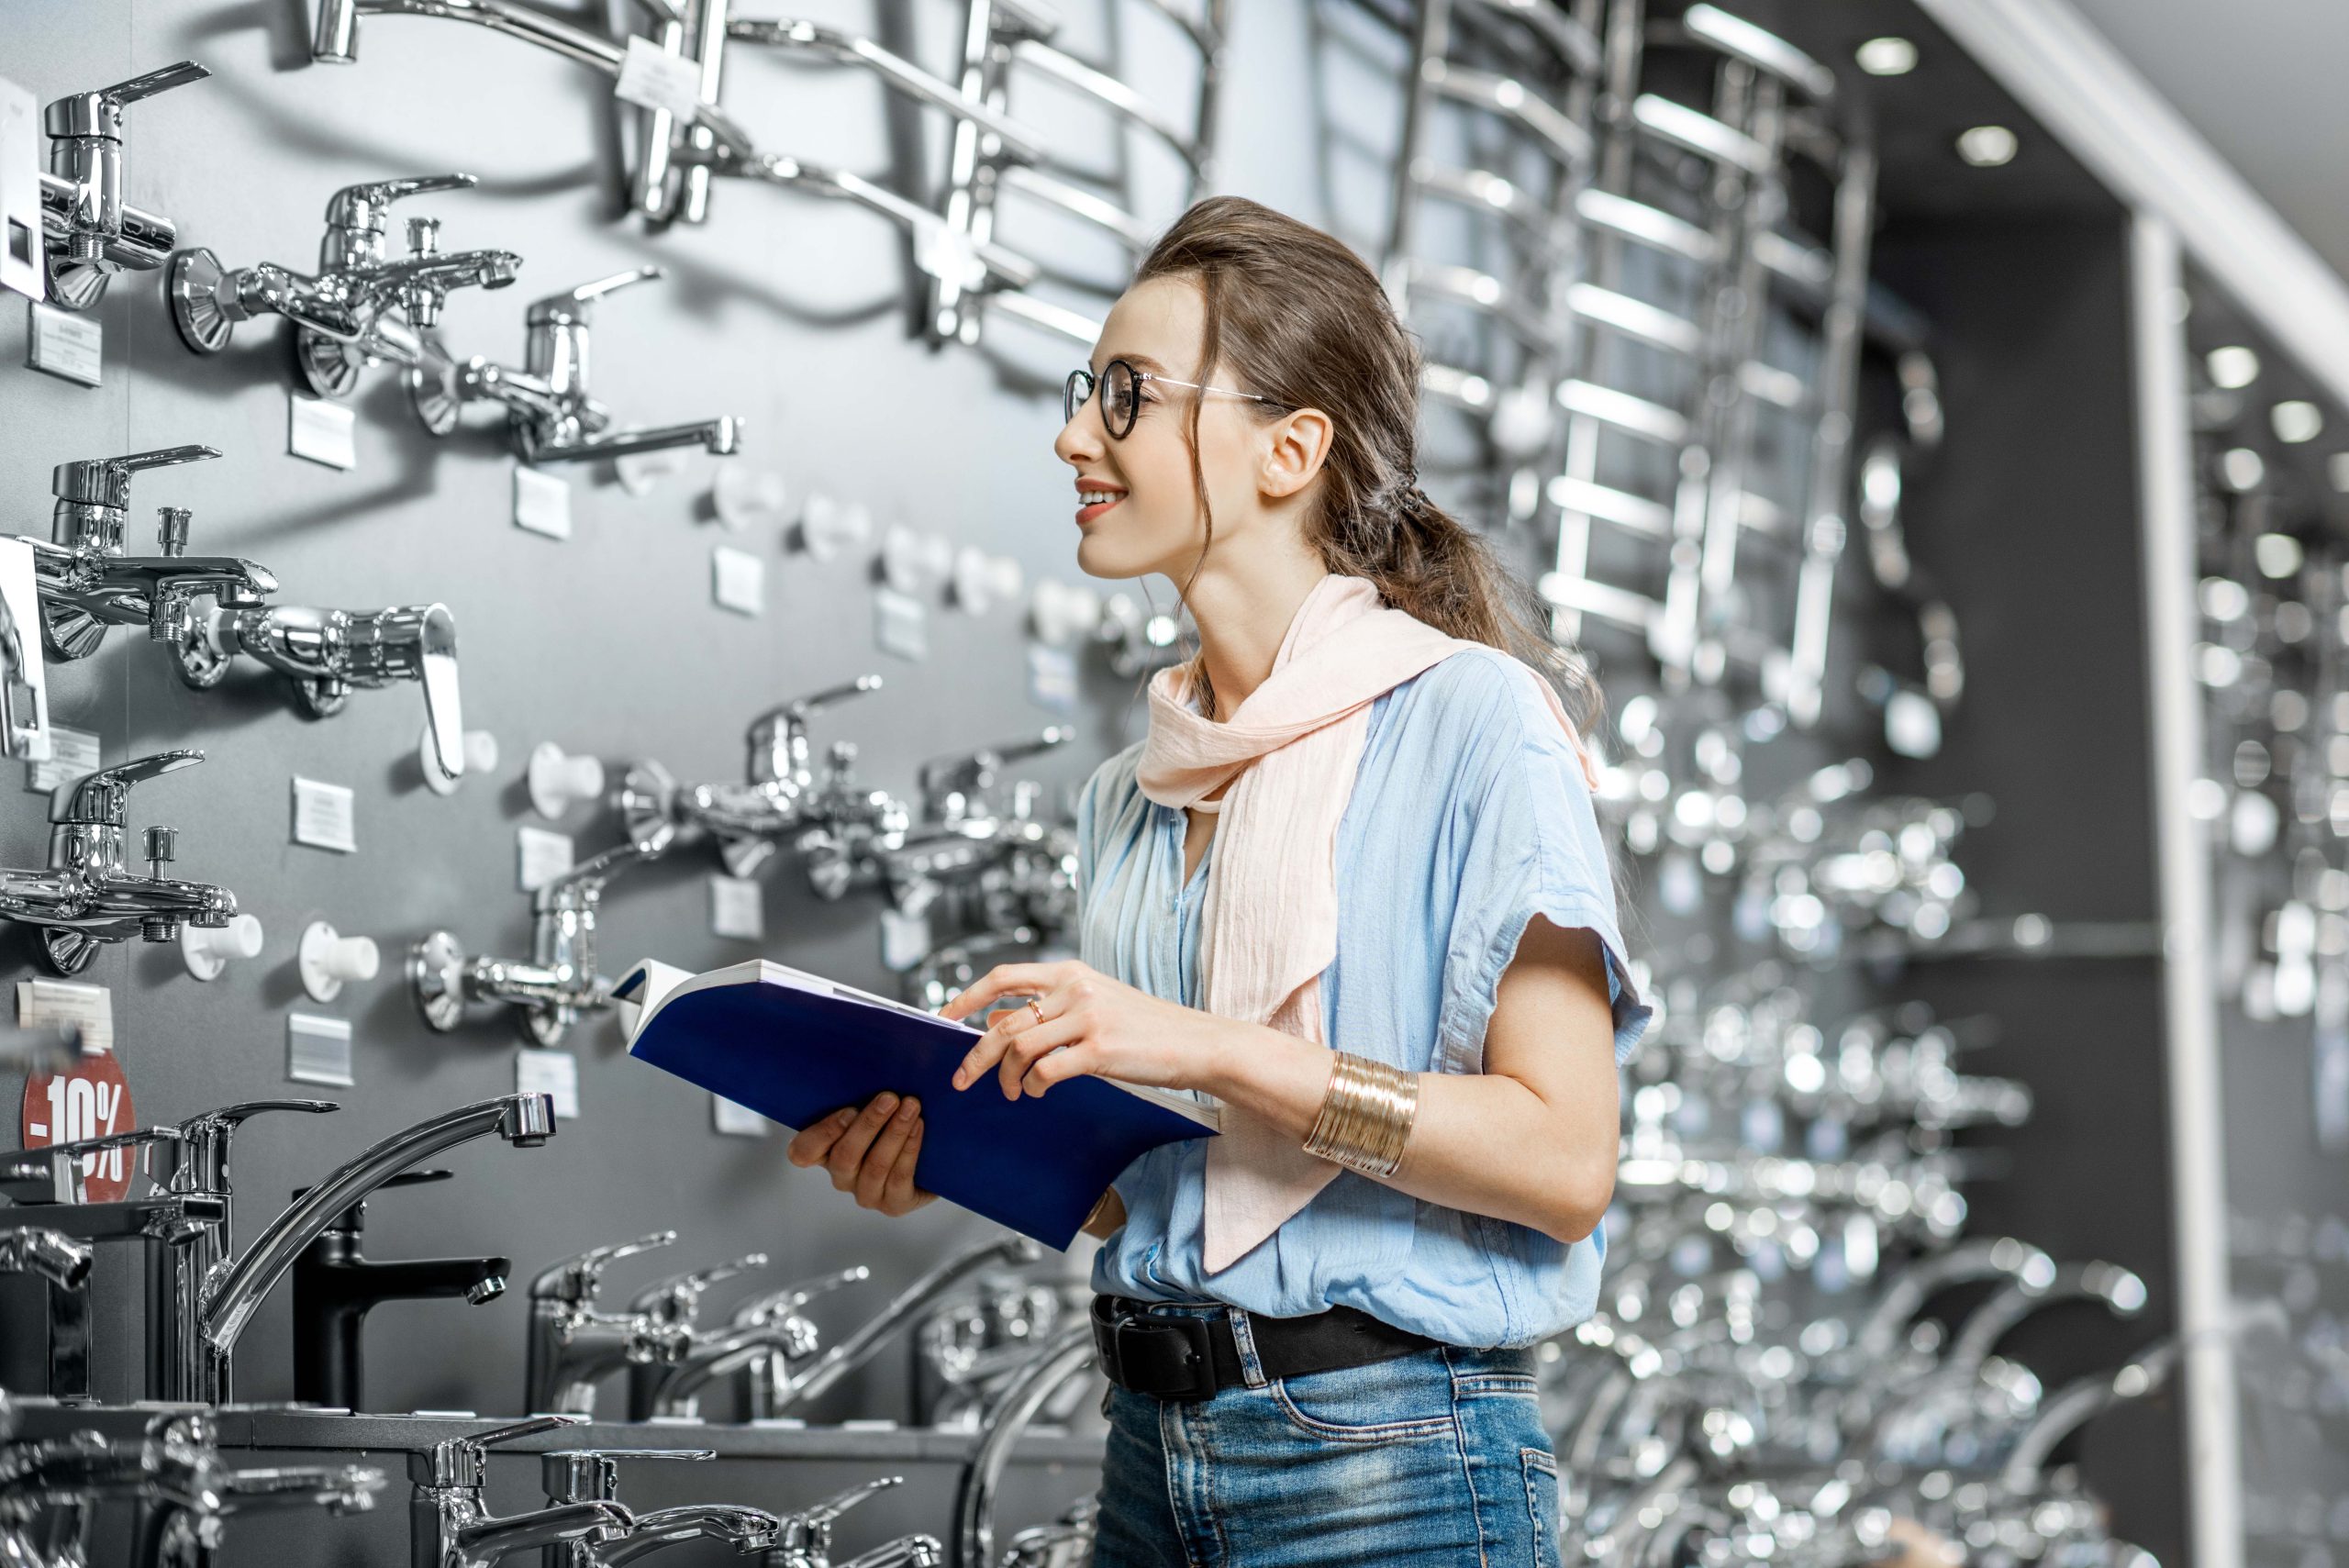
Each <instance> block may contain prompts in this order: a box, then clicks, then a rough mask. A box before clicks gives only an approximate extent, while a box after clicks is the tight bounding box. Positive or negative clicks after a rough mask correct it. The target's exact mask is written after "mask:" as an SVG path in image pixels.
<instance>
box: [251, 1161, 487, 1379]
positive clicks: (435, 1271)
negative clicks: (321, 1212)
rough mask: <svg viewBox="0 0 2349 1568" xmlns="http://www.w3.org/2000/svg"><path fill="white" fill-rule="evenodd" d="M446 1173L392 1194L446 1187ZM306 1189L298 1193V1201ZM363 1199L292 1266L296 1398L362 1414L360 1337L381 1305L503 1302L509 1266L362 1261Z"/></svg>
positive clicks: (400, 1178)
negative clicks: (434, 1300) (449, 1299)
mask: <svg viewBox="0 0 2349 1568" xmlns="http://www.w3.org/2000/svg"><path fill="white" fill-rule="evenodd" d="M448 1178H449V1173H448V1172H446V1171H409V1172H406V1173H403V1174H400V1175H397V1176H394V1177H393V1178H392V1179H391V1180H390V1181H388V1182H385V1183H384V1186H387V1187H407V1186H415V1185H417V1184H420V1183H424V1182H441V1181H446V1180H448ZM308 1191H309V1189H308V1188H307V1187H305V1188H302V1189H301V1190H300V1191H298V1192H296V1193H295V1195H294V1196H295V1201H297V1202H298V1201H300V1199H301V1198H302V1196H303V1195H304V1194H305V1193H306V1192H308ZM366 1225H367V1204H366V1200H365V1199H363V1198H362V1200H361V1201H359V1202H357V1203H354V1204H352V1205H351V1207H349V1208H346V1209H344V1210H343V1211H342V1213H341V1214H340V1216H338V1217H337V1218H336V1219H335V1221H334V1223H333V1224H331V1225H329V1226H328V1227H327V1228H326V1229H324V1230H322V1231H320V1232H319V1233H318V1237H317V1240H315V1241H312V1242H311V1243H310V1244H309V1246H308V1247H306V1248H305V1249H304V1250H303V1251H302V1253H301V1255H300V1256H299V1257H297V1258H295V1260H294V1397H295V1398H296V1399H299V1400H302V1401H304V1402H305V1403H308V1404H315V1405H328V1406H337V1407H341V1408H344V1409H348V1410H354V1411H355V1410H358V1409H359V1408H361V1404H360V1401H361V1400H362V1398H364V1397H365V1395H364V1393H363V1392H362V1383H361V1377H360V1330H361V1329H362V1326H363V1325H364V1324H365V1322H366V1319H367V1310H368V1308H369V1307H373V1306H374V1305H375V1304H376V1303H378V1302H383V1301H411V1300H422V1299H425V1298H427V1297H433V1296H462V1297H464V1298H465V1299H466V1300H467V1301H469V1302H471V1303H473V1305H474V1306H476V1307H478V1306H480V1305H481V1304H482V1303H484V1302H485V1301H495V1299H496V1298H497V1297H499V1296H503V1295H505V1294H506V1279H507V1275H508V1274H509V1273H512V1272H513V1269H514V1263H513V1260H512V1259H510V1258H421V1259H417V1261H415V1262H405V1263H378V1262H371V1261H369V1260H368V1259H367V1258H365V1257H362V1256H361V1254H360V1251H359V1249H360V1236H361V1232H362V1231H363V1230H364V1229H366Z"/></svg>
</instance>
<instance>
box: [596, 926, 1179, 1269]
mask: <svg viewBox="0 0 2349 1568" xmlns="http://www.w3.org/2000/svg"><path fill="white" fill-rule="evenodd" d="M612 995H613V997H614V999H615V1000H616V1001H618V1003H619V1004H620V1008H621V1016H620V1023H621V1027H622V1028H623V1029H625V1030H626V1031H627V1034H628V1040H629V1054H630V1055H631V1056H634V1057H636V1058H637V1059H638V1060H640V1061H641V1062H649V1063H651V1065H652V1066H655V1067H658V1068H661V1069H662V1070H663V1071H664V1072H668V1073H674V1074H676V1075H677V1076H678V1077H680V1078H684V1079H685V1080H687V1081H688V1082H690V1083H693V1084H699V1085H700V1086H701V1087H703V1088H705V1089H707V1090H709V1091H711V1092H712V1093H714V1094H718V1095H724V1096H725V1097H726V1098H728V1099H729V1100H732V1101H734V1102H735V1103H737V1104H738V1105H744V1106H749V1107H750V1108H751V1109H752V1110H754V1111H757V1112H758V1113H759V1114H760V1115H761V1116H763V1117H766V1118H769V1119H770V1120H773V1121H778V1122H781V1123H783V1124H784V1125H785V1126H786V1127H791V1128H804V1127H807V1125H809V1124H810V1123H812V1122H817V1121H821V1120H822V1119H823V1118H825V1117H828V1116H829V1115H830V1114H831V1113H832V1112H834V1111H836V1110H838V1109H840V1108H841V1106H851V1105H854V1106H861V1105H863V1104H864V1103H865V1102H866V1101H868V1100H870V1099H871V1098H872V1097H873V1096H874V1095H877V1094H879V1093H881V1092H882V1091H883V1090H893V1091H895V1092H896V1093H897V1094H900V1095H912V1096H913V1097H914V1098H916V1099H918V1100H919V1101H920V1102H921V1116H922V1122H923V1135H922V1149H921V1154H920V1158H919V1161H918V1163H917V1164H916V1165H915V1167H914V1184H915V1185H916V1186H918V1187H920V1188H922V1189H923V1190H924V1191H927V1192H933V1193H936V1194H937V1195H939V1196H941V1197H942V1198H945V1199H946V1200H947V1201H949V1202H950V1203H955V1204H960V1205H961V1206H962V1207H964V1208H967V1209H970V1210H971V1211H973V1212H974V1213H976V1214H982V1215H985V1217H986V1218H989V1219H993V1220H996V1221H997V1222H998V1223H1000V1224H1003V1225H1008V1226H1009V1227H1010V1228H1011V1229H1014V1230H1018V1231H1019V1232H1020V1233H1022V1234H1023V1235H1028V1236H1032V1237H1034V1238H1035V1239H1036V1240H1039V1241H1042V1242H1044V1243H1045V1244H1046V1245H1048V1246H1052V1247H1062V1248H1065V1247H1066V1246H1067V1245H1068V1244H1069V1243H1070V1242H1071V1241H1073V1240H1075V1239H1076V1233H1077V1229H1078V1227H1080V1226H1082V1225H1083V1224H1084V1223H1085V1216H1086V1215H1087V1214H1089V1213H1091V1212H1092V1210H1093V1206H1094V1205H1095V1204H1096V1203H1097V1202H1098V1201H1099V1200H1100V1197H1101V1195H1102V1194H1103V1193H1104V1192H1106V1191H1108V1186H1109V1184H1110V1183H1111V1182H1112V1181H1114V1180H1116V1179H1117V1176H1118V1174H1119V1172H1121V1171H1123V1170H1124V1169H1125V1168H1126V1167H1127V1166H1128V1165H1129V1164H1130V1163H1132V1162H1133V1161H1134V1160H1135V1159H1136V1158H1137V1157H1139V1156H1140V1155H1141V1154H1143V1153H1145V1152H1147V1151H1150V1150H1152V1149H1155V1148H1157V1147H1159V1146H1160V1145H1161V1144H1165V1143H1172V1142H1174V1141H1175V1140H1179V1139H1185V1138H1200V1137H1207V1136H1210V1135H1212V1134H1214V1133H1215V1132H1217V1131H1218V1130H1219V1115H1218V1111H1217V1108H1216V1106H1213V1105H1211V1104H1203V1103H1201V1102H1199V1101H1197V1100H1195V1099H1193V1098H1192V1097H1191V1096H1190V1095H1186V1094H1185V1093H1183V1092H1181V1091H1179V1090H1172V1089H1157V1088H1150V1087H1146V1086H1144V1085H1141V1084H1121V1083H1118V1082H1116V1081H1115V1080H1112V1079H1108V1078H1101V1077H1096V1076H1092V1075H1089V1074H1088V1075H1085V1076H1080V1077H1075V1078H1071V1079H1068V1080H1066V1081H1065V1082H1063V1083H1059V1084H1053V1085H1052V1089H1051V1091H1050V1092H1049V1093H1047V1094H1045V1095H1041V1096H1030V1095H1022V1096H1021V1097H1020V1098H1019V1099H1017V1100H1007V1099H1005V1098H1004V1097H1003V1090H1002V1089H1001V1087H1000V1086H999V1085H998V1083H997V1080H996V1075H995V1073H992V1072H990V1073H986V1074H985V1075H983V1076H982V1077H981V1078H980V1079H979V1080H978V1081H977V1082H976V1083H974V1084H972V1085H971V1086H970V1087H968V1088H965V1089H957V1088H955V1087H954V1084H953V1073H954V1069H955V1068H956V1067H957V1066H959V1065H961V1063H962V1061H963V1057H964V1056H966V1055H968V1054H969V1053H970V1050H971V1047H972V1045H973V1044H974V1043H975V1042H976V1041H977V1040H978V1038H979V1036H980V1035H981V1034H982V1033H984V1032H985V1027H984V1026H983V1025H982V1024H980V1023H978V1022H976V1021H957V1020H953V1019H948V1018H940V1017H938V1016H937V1015H936V1014H934V1013H926V1012H924V1011H922V1010H921V1009H920V1008H919V1007H911V1006H906V1005H905V1004H904V1003H902V1002H893V1001H891V1000H889V999H888V998H887V997H885V996H876V995H873V994H872V993H871V992H868V991H860V990H858V989H857V988H856V987H855V986H853V985H844V984H841V983H840V982H839V981H836V980H827V979H825V978H823V977H822V976H821V975H816V974H809V973H807V972H806V971H804V970H797V969H793V968H790V967H789V966H787V965H785V964H780V963H774V962H770V961H767V960H763V959H753V960H751V962H747V963H736V964H729V965H728V966H727V967H725V968H724V969H713V970H711V971H709V972H708V973H705V974H689V973H686V972H685V971H684V970H681V969H677V968H675V967H674V966H672V965H670V964H665V963H661V962H657V961H654V960H651V959H647V960H645V961H644V962H641V963H639V964H637V965H636V966H635V967H634V968H633V969H631V970H629V972H628V973H626V974H625V975H623V976H622V977H621V978H620V981H619V984H617V985H616V986H614V987H613V990H612Z"/></svg>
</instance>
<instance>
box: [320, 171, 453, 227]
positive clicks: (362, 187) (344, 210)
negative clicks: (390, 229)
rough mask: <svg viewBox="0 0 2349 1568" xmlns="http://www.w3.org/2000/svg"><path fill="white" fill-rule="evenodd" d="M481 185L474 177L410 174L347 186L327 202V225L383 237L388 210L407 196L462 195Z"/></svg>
mask: <svg viewBox="0 0 2349 1568" xmlns="http://www.w3.org/2000/svg"><path fill="white" fill-rule="evenodd" d="M479 183H481V180H480V177H479V176H478V175H473V174H455V173H452V174H409V175H406V176H404V177H402V178H400V179H396V180H369V181H365V182H363V183H360V184H356V185H345V186H343V187H342V189H340V190H339V191H337V192H336V193H335V194H334V195H332V196H331V197H329V198H328V201H327V222H328V225H330V226H331V227H333V228H363V229H367V230H369V231H370V232H373V233H381V232H382V230H383V227H384V208H385V207H388V206H391V205H392V204H393V203H394V202H395V201H399V200H402V199H403V198H405V197H407V196H417V195H424V194H425V193H426V192H429V191H462V190H465V189H468V188H469V187H471V186H473V185H477V184H479Z"/></svg>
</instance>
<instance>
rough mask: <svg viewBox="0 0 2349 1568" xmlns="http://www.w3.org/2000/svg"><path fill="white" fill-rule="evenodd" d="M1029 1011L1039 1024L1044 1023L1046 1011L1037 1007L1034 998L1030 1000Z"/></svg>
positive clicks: (1031, 997)
mask: <svg viewBox="0 0 2349 1568" xmlns="http://www.w3.org/2000/svg"><path fill="white" fill-rule="evenodd" d="M1028 1010H1029V1011H1030V1012H1031V1013H1033V1014H1035V1015H1036V1021H1037V1022H1038V1023H1040V1024H1041V1023H1042V1022H1043V1021H1044V1009H1043V1008H1041V1007H1040V1006H1037V1005H1036V998H1035V997H1033V996H1030V997H1029V998H1028Z"/></svg>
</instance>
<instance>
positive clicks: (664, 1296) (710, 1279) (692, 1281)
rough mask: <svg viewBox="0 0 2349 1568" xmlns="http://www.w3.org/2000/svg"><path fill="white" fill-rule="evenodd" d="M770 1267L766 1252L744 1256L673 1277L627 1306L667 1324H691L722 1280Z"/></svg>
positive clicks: (641, 1292) (645, 1289) (638, 1294)
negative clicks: (704, 1297)
mask: <svg viewBox="0 0 2349 1568" xmlns="http://www.w3.org/2000/svg"><path fill="white" fill-rule="evenodd" d="M766 1266H767V1255H766V1254H765V1253H764V1252H745V1253H743V1254H742V1255H741V1256H740V1257H739V1258H737V1259H735V1260H734V1261H733V1262H729V1263H718V1264H715V1265H713V1266H712V1267H709V1268H707V1269H696V1270H695V1271H694V1272H693V1273H683V1274H674V1275H672V1276H671V1277H670V1278H668V1279H664V1280H662V1281H661V1282H660V1283H659V1284H651V1285H647V1286H646V1287H645V1288H644V1289H642V1290H640V1291H639V1292H637V1294H636V1298H635V1299H634V1300H632V1301H630V1302H629V1304H628V1308H629V1311H630V1312H650V1313H651V1314H653V1315H654V1316H655V1317H657V1318H659V1319H660V1320H661V1321H662V1322H664V1323H690V1322H692V1321H693V1318H694V1312H695V1309H696V1308H697V1307H699V1306H700V1305H701V1293H702V1292H703V1291H706V1290H707V1289H708V1288H709V1287H710V1286H711V1285H714V1284H717V1283H718V1281H720V1280H729V1279H732V1278H734V1277H735V1276H736V1275H738V1274H747V1273H751V1271H752V1270H753V1269H763V1268H765V1267H766Z"/></svg>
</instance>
